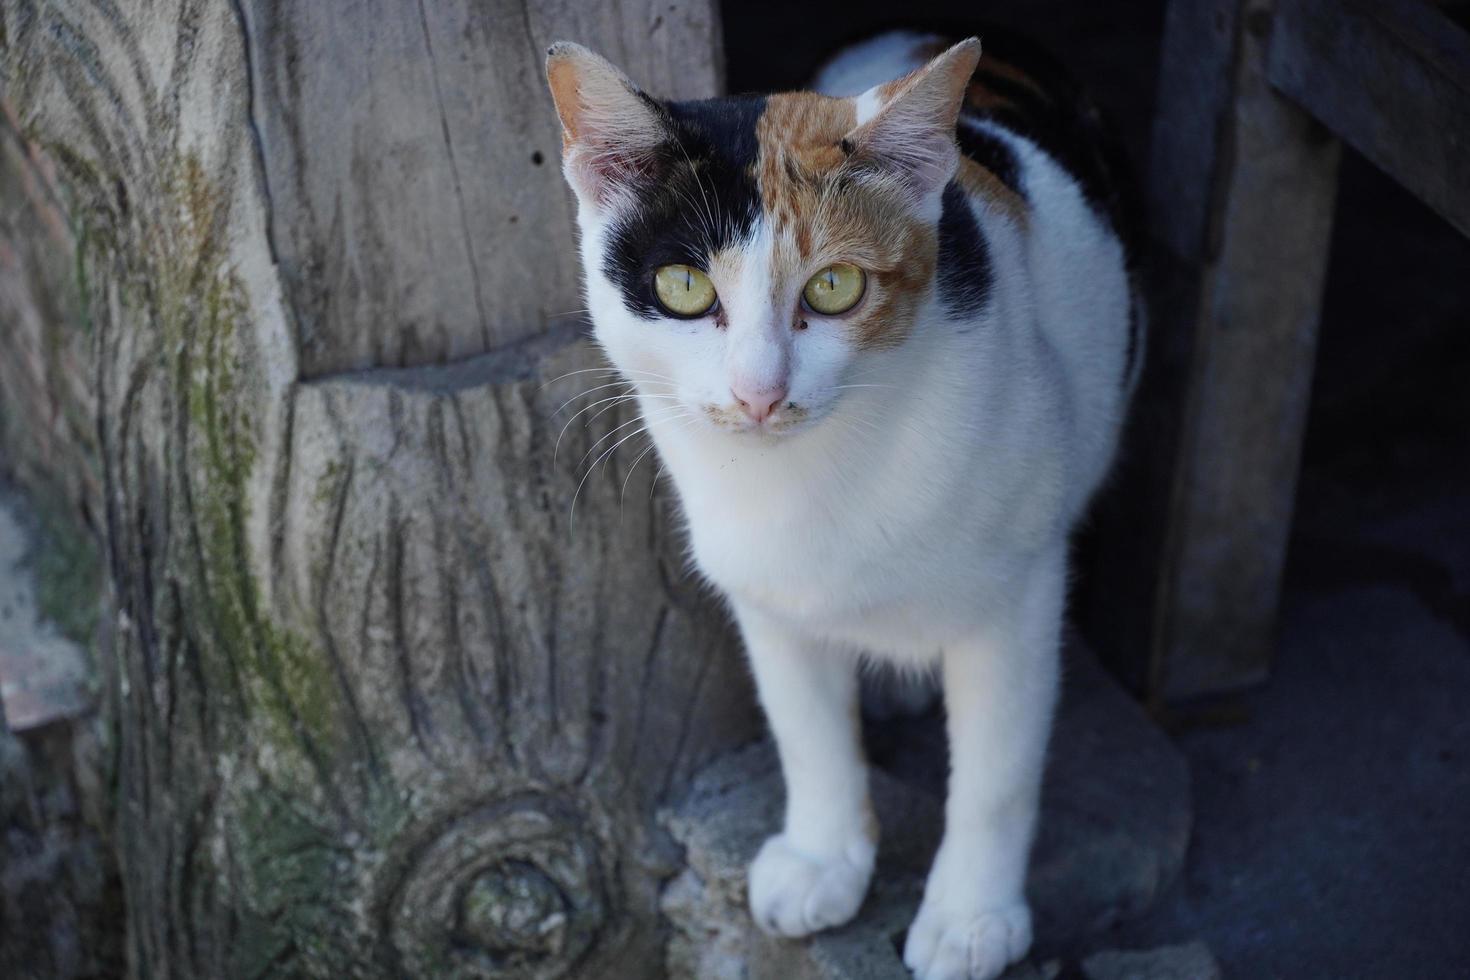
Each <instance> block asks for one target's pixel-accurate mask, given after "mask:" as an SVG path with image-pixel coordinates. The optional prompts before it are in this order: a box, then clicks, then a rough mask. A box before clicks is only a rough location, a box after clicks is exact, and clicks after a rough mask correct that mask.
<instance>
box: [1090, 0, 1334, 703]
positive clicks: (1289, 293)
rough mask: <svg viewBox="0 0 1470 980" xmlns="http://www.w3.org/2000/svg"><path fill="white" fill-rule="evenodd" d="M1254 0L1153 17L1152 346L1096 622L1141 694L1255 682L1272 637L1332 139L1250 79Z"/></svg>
mask: <svg viewBox="0 0 1470 980" xmlns="http://www.w3.org/2000/svg"><path fill="white" fill-rule="evenodd" d="M1272 6H1273V5H1272V3H1271V2H1269V0H1173V2H1171V4H1170V6H1169V11H1168V18H1167V22H1166V28H1165V39H1164V43H1165V50H1164V55H1163V64H1162V68H1161V78H1160V91H1159V107H1158V115H1157V117H1156V123H1155V130H1154V148H1153V160H1152V164H1151V168H1150V175H1149V197H1150V205H1151V213H1152V221H1153V231H1154V234H1155V236H1156V238H1157V239H1158V244H1159V246H1160V247H1159V248H1158V249H1157V251H1158V252H1159V253H1160V254H1159V255H1158V262H1157V268H1156V271H1157V272H1158V273H1159V277H1158V278H1159V280H1160V281H1159V282H1158V283H1156V284H1155V285H1156V286H1157V287H1158V288H1157V289H1156V290H1155V303H1154V309H1153V316H1154V328H1153V330H1152V335H1153V338H1154V349H1153V350H1152V351H1151V352H1150V357H1151V361H1152V363H1151V365H1150V376H1149V377H1148V378H1147V379H1146V381H1145V388H1144V390H1143V391H1142V392H1141V396H1140V397H1141V404H1140V406H1139V411H1138V412H1137V416H1136V418H1135V424H1134V426H1133V427H1132V431H1131V433H1130V443H1129V445H1128V447H1127V448H1126V449H1125V467H1124V470H1123V472H1122V473H1121V474H1120V477H1119V480H1118V481H1117V484H1116V485H1115V486H1114V488H1113V491H1112V497H1113V499H1112V500H1111V501H1105V502H1104V506H1103V511H1102V514H1101V516H1100V521H1101V523H1102V525H1103V526H1102V527H1100V528H1099V539H1100V543H1099V547H1098V548H1097V560H1098V562H1099V564H1100V565H1101V566H1103V567H1105V568H1106V569H1107V574H1106V575H1105V576H1099V578H1102V579H1103V580H1104V581H1107V582H1109V583H1113V582H1117V581H1118V580H1119V579H1120V578H1122V577H1124V576H1123V575H1120V572H1124V571H1127V572H1128V573H1129V574H1128V578H1129V579H1130V581H1131V592H1129V593H1126V594H1125V595H1124V596H1123V598H1122V600H1121V602H1120V603H1119V604H1118V605H1115V606H1113V607H1112V608H1107V609H1106V610H1105V613H1104V614H1103V616H1102V617H1101V618H1102V620H1103V625H1102V626H1101V627H1100V628H1097V627H1096V624H1094V632H1095V633H1098V634H1100V635H1099V636H1098V640H1099V644H1100V645H1101V646H1103V647H1104V648H1105V649H1108V650H1111V652H1112V655H1113V657H1112V658H1113V660H1114V661H1115V662H1121V663H1122V665H1123V667H1124V670H1123V673H1124V675H1125V677H1128V679H1130V680H1132V681H1133V682H1134V683H1135V684H1136V685H1137V686H1141V687H1142V688H1143V689H1144V691H1145V692H1146V693H1147V694H1148V695H1149V696H1150V697H1151V698H1154V699H1159V698H1162V699H1165V700H1175V699H1181V698H1187V697H1192V696H1196V695H1201V694H1209V693H1215V692H1220V691H1224V690H1229V689H1232V688H1238V687H1241V686H1245V685H1248V684H1251V683H1254V682H1257V681H1259V680H1261V679H1263V678H1264V677H1265V675H1266V672H1267V668H1268V665H1269V662H1270V654H1271V650H1272V646H1273V644H1274V631H1275V620H1276V612H1277V605H1278V593H1279V589H1280V582H1281V573H1282V568H1283V565H1284V562H1285V556H1286V544H1287V538H1288V534H1289V531H1290V524H1291V514H1292V506H1293V500H1294V496H1295V491H1296V476H1297V467H1298V462H1299V459H1300V453H1301V444H1302V438H1303V434H1304V428H1305V424H1306V414H1307V407H1308V404H1309V399H1310V387H1311V376H1312V365H1313V359H1314V355H1315V350H1316V337H1317V321H1318V308H1319V305H1320V300H1321V295H1322V287H1323V282H1324V279H1325V274H1326V269H1327V259H1328V247H1329V238H1330V235H1331V229H1332V211H1333V205H1334V198H1335V191H1336V175H1337V162H1338V156H1339V147H1338V144H1337V142H1336V141H1335V140H1334V139H1333V138H1331V136H1330V135H1329V134H1328V133H1327V131H1326V130H1324V129H1322V128H1321V127H1320V126H1319V125H1317V124H1316V123H1315V122H1314V121H1313V120H1312V119H1311V118H1310V117H1309V116H1308V115H1307V114H1305V113H1304V112H1302V111H1301V110H1300V109H1298V108H1296V107H1294V106H1293V105H1292V104H1290V103H1289V102H1287V101H1286V100H1285V99H1283V98H1282V97H1280V96H1279V95H1278V94H1276V93H1275V92H1274V91H1273V90H1272V88H1271V87H1270V85H1269V83H1268V81H1267V79H1266V74H1265V60H1266V46H1267V44H1268V43H1269V35H1270V30H1271V21H1272ZM1109 591H1111V584H1110V585H1109V586H1108V587H1106V588H1099V589H1096V590H1094V595H1093V596H1091V597H1090V599H1091V608H1092V611H1093V612H1094V613H1096V612H1097V610H1098V609H1099V607H1100V606H1102V607H1106V606H1108V605H1109V599H1108V597H1107V595H1106V593H1107V592H1109ZM1093 618H1094V619H1096V618H1098V617H1097V616H1094V617H1093Z"/></svg>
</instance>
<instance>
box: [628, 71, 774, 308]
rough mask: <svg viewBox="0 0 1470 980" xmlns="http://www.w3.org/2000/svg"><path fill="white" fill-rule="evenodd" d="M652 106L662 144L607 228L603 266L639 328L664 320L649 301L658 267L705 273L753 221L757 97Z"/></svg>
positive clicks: (760, 101)
mask: <svg viewBox="0 0 1470 980" xmlns="http://www.w3.org/2000/svg"><path fill="white" fill-rule="evenodd" d="M654 104H655V106H656V107H657V111H658V113H659V115H660V116H661V117H662V118H663V120H664V125H665V128H666V129H667V130H668V133H669V139H668V140H667V142H665V143H664V144H663V145H661V146H660V147H659V148H658V149H657V150H656V151H655V152H654V154H653V157H652V162H651V165H650V167H649V170H648V175H647V177H646V178H645V179H643V180H640V181H639V182H638V184H637V185H635V187H634V192H635V195H636V200H635V201H634V202H633V203H632V204H630V205H628V206H627V207H626V208H625V210H624V212H623V214H621V215H620V216H619V217H618V218H617V219H616V220H615V221H614V223H613V226H612V228H611V230H610V232H609V235H608V241H607V255H606V257H605V259H604V264H603V271H604V272H605V273H606V274H607V277H608V278H609V279H611V280H612V281H613V283H615V284H616V285H617V287H618V288H619V290H621V291H622V294H623V304H624V305H625V306H626V307H627V308H628V310H629V312H631V313H633V314H634V315H635V316H640V317H643V318H644V319H646V320H653V319H658V318H660V317H665V316H667V315H668V314H666V313H664V312H663V310H662V308H661V307H660V306H659V305H658V300H657V299H655V297H654V291H653V275H654V273H655V272H656V271H657V270H658V268H659V266H662V265H668V264H669V263H673V262H678V263H683V264H685V265H691V266H694V267H695V268H698V269H703V270H705V271H708V270H709V260H710V256H711V255H712V254H714V253H715V252H717V251H719V250H720V249H722V248H726V247H728V246H729V245H731V244H732V243H734V242H736V241H738V240H740V239H742V238H745V237H747V236H748V235H749V234H750V229H751V226H752V225H754V223H755V220H756V218H757V216H758V215H759V214H760V192H759V190H758V188H757V187H756V178H755V160H756V156H757V155H758V153H759V150H760V145H759V142H758V140H757V139H756V133H755V127H756V122H757V121H758V120H759V119H760V117H761V114H762V113H764V112H765V110H766V100H765V97H764V96H758V95H737V96H730V97H727V98H720V99H704V100H701V101H698V102H671V103H654Z"/></svg>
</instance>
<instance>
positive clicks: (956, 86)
mask: <svg viewBox="0 0 1470 980" xmlns="http://www.w3.org/2000/svg"><path fill="white" fill-rule="evenodd" d="M979 63H980V39H979V38H976V37H972V38H967V39H966V40H964V41H961V42H960V43H958V44H956V45H954V46H953V47H951V48H950V49H949V50H947V51H945V52H944V53H943V54H941V55H939V56H938V57H936V58H935V59H934V60H933V61H930V62H929V63H928V64H927V65H925V66H924V67H922V68H920V69H918V70H916V71H913V72H910V73H909V74H908V75H905V76H904V77H903V78H900V79H898V80H896V81H892V82H885V83H884V84H882V85H878V86H875V87H874V88H872V89H869V90H868V91H867V92H865V93H863V94H862V95H860V96H858V100H857V101H858V105H859V106H862V105H863V104H864V103H865V102H867V103H870V104H871V103H876V104H877V105H878V107H879V108H878V110H877V112H875V113H874V114H873V116H872V118H870V119H867V120H865V121H864V122H863V123H862V124H861V125H860V126H858V127H857V128H856V129H854V130H853V131H852V132H851V133H849V134H848V135H847V140H846V143H847V145H848V146H849V147H851V149H852V157H853V159H854V161H855V162H856V163H858V164H859V165H861V166H863V167H865V168H868V169H871V170H875V171H877V172H879V173H882V174H885V175H889V176H892V177H894V178H897V179H898V180H899V181H900V182H901V183H902V184H904V186H905V187H906V188H908V189H909V190H910V191H911V192H912V193H913V194H914V196H915V197H916V199H918V200H923V199H925V198H927V197H929V196H930V195H932V194H934V193H936V192H938V191H941V190H943V189H944V185H945V184H947V183H948V182H949V180H950V178H952V177H953V176H954V173H955V169H956V168H957V167H958V166H959V160H960V158H959V149H958V148H957V147H956V146H955V136H954V131H955V123H956V121H957V120H958V119H959V114H960V106H961V104H962V103H963V101H964V97H965V89H966V88H967V87H968V86H969V84H970V76H971V75H973V74H974V73H975V66H976V65H977V64H979Z"/></svg>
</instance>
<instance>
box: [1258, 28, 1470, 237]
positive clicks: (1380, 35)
mask: <svg viewBox="0 0 1470 980" xmlns="http://www.w3.org/2000/svg"><path fill="white" fill-rule="evenodd" d="M1267 73H1268V76H1269V77H1270V79H1271V84H1273V85H1275V86H1276V87H1277V88H1278V89H1279V90H1280V91H1281V92H1282V93H1283V94H1285V95H1286V96H1288V97H1289V98H1290V99H1291V100H1292V101H1294V102H1296V103H1298V104H1300V105H1302V106H1303V107H1305V108H1306V109H1307V111H1309V112H1311V113H1312V115H1313V116H1315V117H1316V118H1317V119H1319V120H1321V122H1322V123H1323V124H1324V125H1326V126H1327V127H1328V128H1329V129H1331V130H1332V131H1333V132H1334V133H1335V134H1337V135H1338V136H1339V137H1341V138H1342V139H1343V140H1344V141H1345V142H1346V143H1347V144H1348V145H1350V146H1352V147H1353V148H1354V149H1356V150H1357V151H1358V152H1360V153H1362V154H1363V156H1365V157H1367V158H1368V159H1369V160H1370V161H1372V162H1373V164H1374V165H1376V166H1377V167H1379V168H1380V169H1382V170H1383V171H1385V172H1386V173H1387V174H1388V175H1389V176H1390V177H1392V178H1393V179H1394V180H1397V181H1398V182H1399V183H1400V184H1403V185H1404V186H1405V187H1406V188H1408V189H1409V190H1410V191H1411V192H1412V193H1413V194H1415V195H1416V196H1417V197H1418V198H1419V199H1420V200H1422V201H1424V203H1426V204H1428V205H1429V206H1430V207H1431V208H1433V209H1434V210H1435V211H1436V212H1438V213H1439V215H1440V216H1441V217H1443V218H1444V219H1445V220H1446V221H1448V222H1449V223H1450V224H1452V225H1454V226H1455V227H1456V228H1458V229H1459V230H1460V232H1461V233H1462V234H1465V235H1470V32H1467V31H1465V30H1464V29H1462V28H1461V27H1459V26H1458V25H1456V24H1455V23H1453V22H1452V21H1451V20H1450V19H1449V18H1448V17H1446V16H1445V15H1443V14H1442V13H1440V12H1439V11H1436V10H1434V9H1432V8H1430V7H1428V6H1427V5H1425V4H1423V3H1416V2H1411V0H1375V2H1372V3H1364V2H1344V0H1331V2H1329V0H1290V2H1283V3H1282V4H1281V5H1280V9H1279V10H1278V11H1277V15H1276V19H1275V23H1274V24H1273V25H1272V30H1271V42H1270V56H1269V61H1268V64H1267Z"/></svg>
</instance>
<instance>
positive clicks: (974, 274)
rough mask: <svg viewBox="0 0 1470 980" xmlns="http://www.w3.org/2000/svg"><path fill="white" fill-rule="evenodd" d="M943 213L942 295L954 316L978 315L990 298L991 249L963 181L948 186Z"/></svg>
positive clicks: (941, 252)
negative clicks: (982, 232) (962, 187)
mask: <svg viewBox="0 0 1470 980" xmlns="http://www.w3.org/2000/svg"><path fill="white" fill-rule="evenodd" d="M941 205H942V210H941V211H940V214H939V275H938V278H939V298H940V299H941V300H943V302H944V305H945V308H946V309H947V310H948V311H949V314H950V315H951V316H955V317H960V316H974V315H975V314H976V313H979V312H980V310H981V309H983V308H984V306H985V302H986V300H988V299H989V298H990V286H991V270H990V250H989V248H988V246H987V245H986V243H985V236H984V235H982V234H981V233H980V223H979V222H977V221H976V220H975V212H974V211H972V210H971V209H970V202H969V199H968V198H966V196H965V192H964V190H963V189H961V187H960V185H959V184H957V183H955V182H954V181H950V182H949V185H948V186H947V187H945V188H944V197H943V198H942V199H941Z"/></svg>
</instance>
